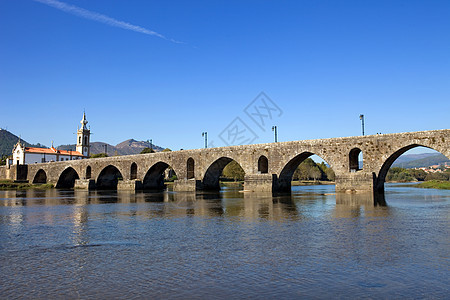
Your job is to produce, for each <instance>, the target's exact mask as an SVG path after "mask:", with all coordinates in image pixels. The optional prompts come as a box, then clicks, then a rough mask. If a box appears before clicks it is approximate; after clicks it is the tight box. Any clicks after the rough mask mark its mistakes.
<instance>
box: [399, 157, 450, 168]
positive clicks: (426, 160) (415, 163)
mask: <svg viewBox="0 0 450 300" xmlns="http://www.w3.org/2000/svg"><path fill="white" fill-rule="evenodd" d="M404 156H405V157H406V159H403V160H401V159H400V158H402V156H400V157H399V158H398V159H397V160H396V161H395V162H394V164H393V165H392V166H393V167H400V168H405V169H411V168H422V167H429V166H432V165H440V164H443V163H445V162H450V160H449V159H448V158H447V157H445V156H444V155H443V154H441V153H439V154H436V153H422V154H409V155H404ZM413 156H417V157H422V158H419V159H412V160H409V158H412V157H413Z"/></svg>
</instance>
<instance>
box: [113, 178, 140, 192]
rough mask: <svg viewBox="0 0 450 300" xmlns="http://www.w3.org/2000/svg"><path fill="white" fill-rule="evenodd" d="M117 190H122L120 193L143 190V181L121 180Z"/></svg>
mask: <svg viewBox="0 0 450 300" xmlns="http://www.w3.org/2000/svg"><path fill="white" fill-rule="evenodd" d="M117 190H120V191H136V190H142V181H140V180H137V179H132V180H119V181H118V183H117Z"/></svg>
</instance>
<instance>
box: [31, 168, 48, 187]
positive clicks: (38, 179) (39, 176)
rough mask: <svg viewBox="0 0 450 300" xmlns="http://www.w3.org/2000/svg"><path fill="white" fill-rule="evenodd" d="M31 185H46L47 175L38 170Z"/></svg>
mask: <svg viewBox="0 0 450 300" xmlns="http://www.w3.org/2000/svg"><path fill="white" fill-rule="evenodd" d="M33 183H35V184H36V183H37V184H43V183H47V174H46V173H45V171H44V170H42V169H39V171H37V172H36V175H34V179H33Z"/></svg>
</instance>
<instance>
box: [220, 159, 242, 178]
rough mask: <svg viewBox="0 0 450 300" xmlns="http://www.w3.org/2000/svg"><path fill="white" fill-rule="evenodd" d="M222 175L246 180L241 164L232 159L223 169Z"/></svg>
mask: <svg viewBox="0 0 450 300" xmlns="http://www.w3.org/2000/svg"><path fill="white" fill-rule="evenodd" d="M222 175H223V176H224V177H226V178H229V179H233V180H234V181H238V180H244V176H245V172H244V170H243V169H242V168H241V166H240V165H239V164H238V163H237V162H236V161H234V160H233V161H232V162H230V163H229V164H228V165H226V166H225V168H224V169H223V171H222Z"/></svg>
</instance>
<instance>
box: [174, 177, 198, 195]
mask: <svg viewBox="0 0 450 300" xmlns="http://www.w3.org/2000/svg"><path fill="white" fill-rule="evenodd" d="M200 183H201V180H196V179H195V178H192V179H178V180H175V181H174V182H173V191H174V192H195V191H196V190H197V189H200Z"/></svg>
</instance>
